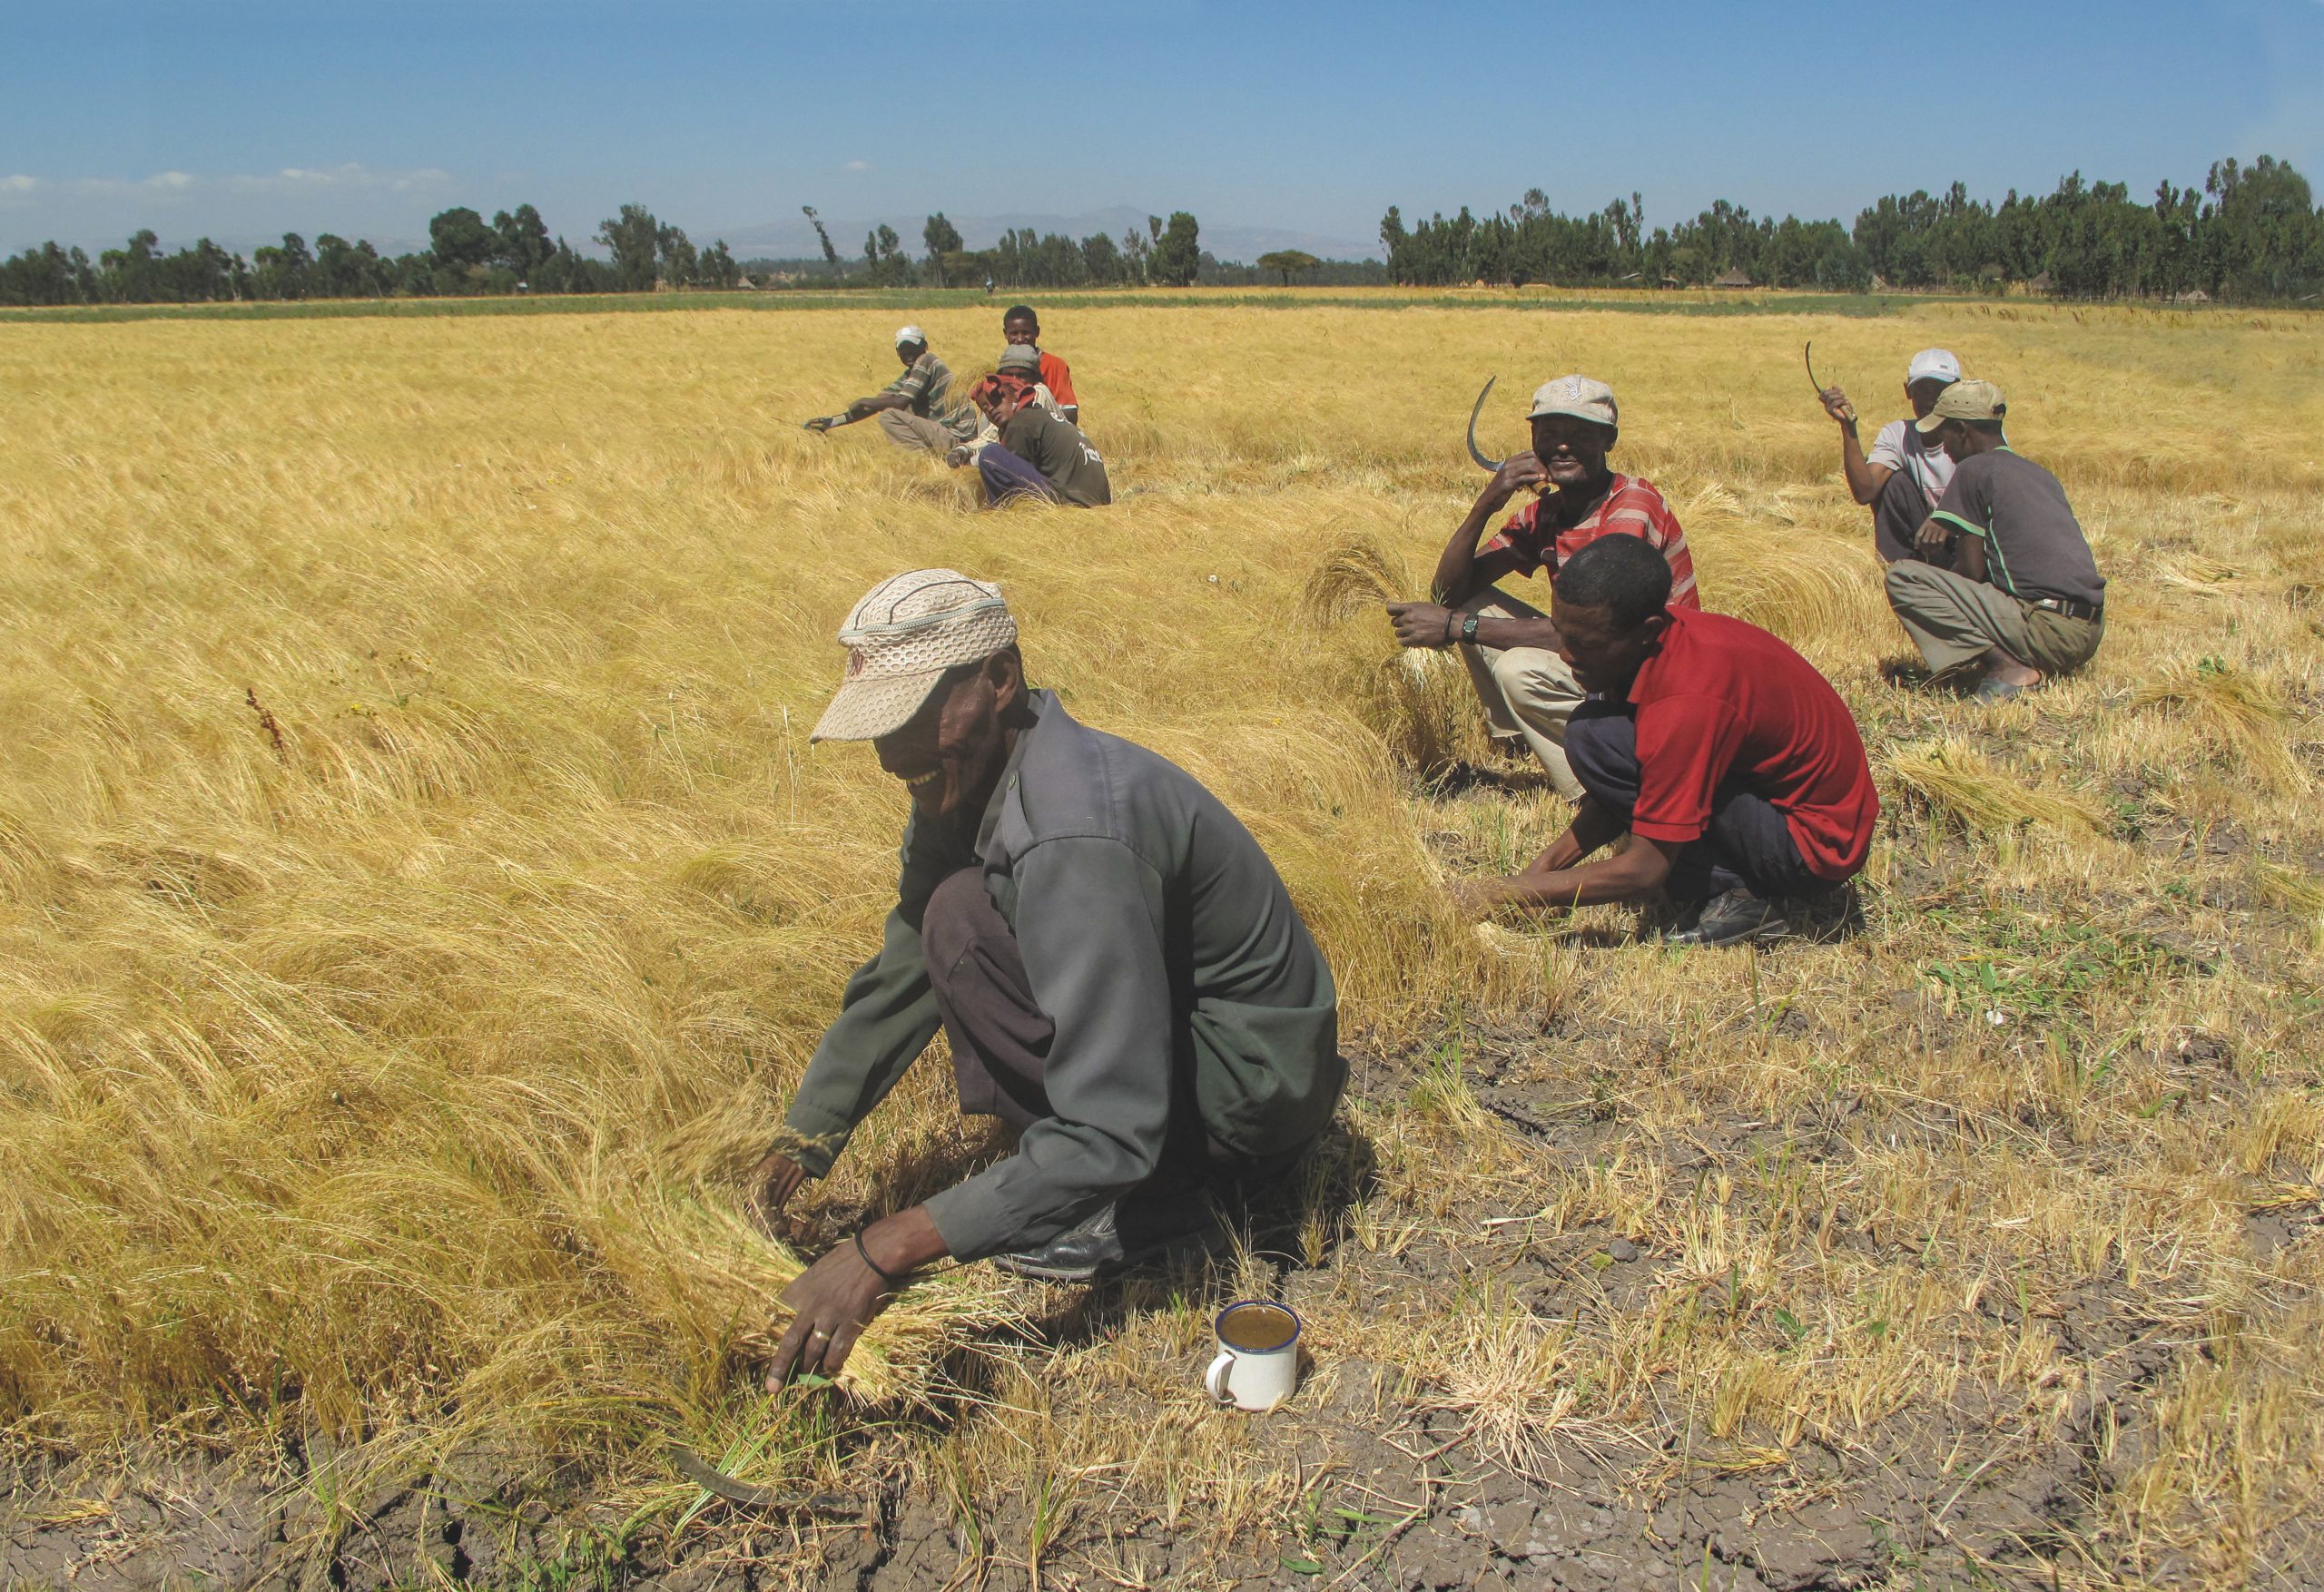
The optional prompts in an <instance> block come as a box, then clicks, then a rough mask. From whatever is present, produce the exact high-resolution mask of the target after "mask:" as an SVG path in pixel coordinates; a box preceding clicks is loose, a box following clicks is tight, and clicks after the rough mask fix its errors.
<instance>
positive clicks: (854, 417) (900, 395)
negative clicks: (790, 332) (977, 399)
mask: <svg viewBox="0 0 2324 1592" xmlns="http://www.w3.org/2000/svg"><path fill="white" fill-rule="evenodd" d="M896 358H897V359H901V360H902V361H903V367H904V373H903V374H902V375H901V376H899V377H897V378H895V379H894V380H893V381H891V382H890V383H888V385H887V386H885V387H883V388H881V389H880V390H879V391H878V392H875V393H873V394H872V396H871V397H869V398H857V399H856V400H855V401H854V402H853V403H851V404H849V405H848V406H847V408H844V409H842V410H841V411H840V412H839V413H838V414H836V415H818V416H816V417H815V418H813V419H812V420H809V421H807V422H805V426H806V428H807V429H808V430H810V431H812V432H814V433H815V434H816V435H818V436H821V435H822V434H823V433H824V432H827V431H829V430H831V429H832V427H837V426H852V425H854V424H855V422H857V421H858V420H866V419H869V418H872V416H873V415H877V416H879V417H880V429H881V431H882V432H884V433H886V435H887V438H888V440H889V441H891V442H892V443H894V444H895V445H896V446H897V447H911V448H918V449H920V450H921V452H923V453H933V454H944V453H948V452H950V450H951V449H952V448H954V447H957V446H959V445H960V444H961V443H963V442H967V441H970V440H971V439H972V438H974V437H975V436H976V434H977V417H976V411H975V410H973V409H971V408H969V407H968V406H967V405H966V404H956V403H953V402H952V401H951V398H952V372H951V370H950V368H949V367H947V366H946V365H945V363H944V361H943V360H941V359H938V358H937V357H936V356H935V355H934V354H933V353H931V352H930V351H929V348H928V334H927V333H926V332H924V331H922V330H921V329H920V328H918V327H916V326H903V327H898V328H897V329H896Z"/></svg>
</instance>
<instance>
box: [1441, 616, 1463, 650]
mask: <svg viewBox="0 0 2324 1592" xmlns="http://www.w3.org/2000/svg"><path fill="white" fill-rule="evenodd" d="M1460 617H1461V616H1460V615H1459V614H1455V613H1453V612H1452V609H1450V608H1447V609H1446V610H1444V639H1443V642H1441V643H1439V645H1442V646H1448V647H1449V646H1451V645H1452V622H1453V621H1454V620H1455V619H1458V618H1460Z"/></svg>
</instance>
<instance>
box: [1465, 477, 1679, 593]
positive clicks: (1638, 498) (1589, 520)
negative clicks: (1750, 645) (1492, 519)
mask: <svg viewBox="0 0 2324 1592" xmlns="http://www.w3.org/2000/svg"><path fill="white" fill-rule="evenodd" d="M1552 501H1554V499H1553V498H1551V497H1537V498H1535V499H1534V500H1533V501H1532V502H1531V503H1529V504H1527V505H1526V506H1524V507H1522V508H1521V509H1519V510H1518V511H1517V512H1516V513H1515V514H1512V515H1511V516H1509V518H1508V520H1507V522H1506V523H1504V524H1503V525H1502V527H1501V530H1500V533H1499V534H1498V535H1496V536H1494V537H1493V538H1492V540H1491V541H1489V542H1487V543H1486V544H1485V545H1483V546H1482V547H1480V548H1478V549H1477V551H1478V553H1480V554H1486V553H1495V552H1499V551H1500V550H1501V549H1502V548H1504V547H1505V548H1507V549H1508V550H1509V551H1510V552H1512V553H1513V554H1515V555H1516V557H1517V573H1518V574H1520V575H1531V574H1532V573H1533V572H1534V571H1535V570H1537V569H1540V568H1541V567H1542V566H1544V565H1547V566H1548V568H1549V571H1550V578H1551V580H1552V581H1554V580H1555V579H1557V574H1558V571H1559V569H1561V567H1563V565H1564V564H1565V561H1566V560H1567V559H1569V558H1571V557H1572V556H1573V555H1575V554H1577V553H1579V552H1581V550H1582V549H1583V548H1584V547H1587V546H1589V545H1590V543H1592V542H1594V541H1596V540H1597V539H1598V538H1599V537H1600V536H1643V537H1645V538H1646V543H1647V545H1648V546H1649V547H1652V548H1653V549H1654V550H1655V551H1657V552H1658V553H1660V554H1661V555H1662V556H1663V557H1664V558H1666V559H1668V560H1669V563H1670V606H1672V607H1673V608H1695V609H1699V608H1701V606H1702V605H1703V604H1702V598H1701V597H1700V596H1699V595H1696V592H1695V560H1694V555H1692V554H1690V553H1689V552H1688V551H1687V533H1686V532H1684V531H1682V530H1680V529H1679V516H1677V515H1675V514H1672V513H1671V512H1670V506H1669V504H1668V503H1665V502H1664V501H1663V500H1662V494H1661V493H1660V492H1659V491H1657V490H1656V489H1655V486H1654V483H1653V482H1651V481H1641V480H1639V479H1637V478H1636V477H1631V476H1620V475H1618V476H1616V477H1614V484H1613V485H1612V486H1610V487H1608V488H1607V489H1606V496H1605V497H1604V498H1603V499H1602V500H1601V501H1600V503H1599V505H1598V506H1597V507H1595V508H1593V509H1591V510H1590V512H1589V513H1588V514H1587V515H1585V516H1582V519H1581V523H1580V524H1579V525H1574V526H1567V527H1565V528H1564V529H1561V530H1560V529H1553V530H1552V531H1546V532H1545V531H1544V530H1543V528H1542V526H1541V506H1542V505H1543V504H1545V503H1550V502H1552Z"/></svg>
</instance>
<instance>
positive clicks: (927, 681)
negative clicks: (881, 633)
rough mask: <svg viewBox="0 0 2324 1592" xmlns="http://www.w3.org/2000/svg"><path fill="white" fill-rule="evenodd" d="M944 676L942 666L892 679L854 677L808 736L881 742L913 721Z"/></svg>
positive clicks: (842, 688) (817, 739)
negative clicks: (933, 669)
mask: <svg viewBox="0 0 2324 1592" xmlns="http://www.w3.org/2000/svg"><path fill="white" fill-rule="evenodd" d="M943 678H944V671H943V670H941V669H938V670H935V671H933V672H932V673H927V674H906V675H902V676H901V677H899V678H896V679H892V680H851V681H849V682H848V683H846V684H844V685H842V686H841V687H840V688H839V692H838V694H836V695H834V696H833V697H832V700H831V705H830V706H829V707H827V708H825V709H824V710H823V716H822V718H820V719H817V720H816V721H815V727H814V728H813V729H812V730H811V731H809V732H807V739H808V740H809V741H810V742H816V741H877V740H878V739H880V737H881V736H882V735H890V734H893V733H894V732H896V731H898V730H901V729H902V728H903V727H904V726H905V725H906V724H908V723H910V722H911V716H912V715H913V714H914V713H916V712H920V706H921V703H924V702H926V701H927V700H928V693H930V692H931V691H934V690H935V689H936V683H937V682H938V681H940V680H941V679H943Z"/></svg>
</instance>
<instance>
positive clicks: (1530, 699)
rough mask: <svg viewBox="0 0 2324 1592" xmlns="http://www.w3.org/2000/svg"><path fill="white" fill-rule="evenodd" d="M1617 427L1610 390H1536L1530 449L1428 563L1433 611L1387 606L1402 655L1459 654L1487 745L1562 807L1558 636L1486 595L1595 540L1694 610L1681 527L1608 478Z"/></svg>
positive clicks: (1541, 619) (1555, 566)
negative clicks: (1406, 650)
mask: <svg viewBox="0 0 2324 1592" xmlns="http://www.w3.org/2000/svg"><path fill="white" fill-rule="evenodd" d="M1527 418H1528V419H1529V420H1530V421H1531V425H1532V429H1533V447H1532V449H1531V452H1528V453H1521V454H1516V455H1513V456H1512V457H1510V458H1508V459H1506V460H1504V461H1502V464H1501V465H1500V467H1498V468H1497V469H1495V470H1494V471H1493V477H1492V480H1491V481H1489V482H1487V483H1486V484H1485V489H1484V490H1483V491H1482V493H1480V494H1478V496H1477V501H1476V504H1475V506H1473V507H1472V508H1471V509H1470V510H1469V515H1468V517H1467V518H1466V519H1464V520H1462V522H1461V525H1460V528H1459V529H1457V530H1455V531H1454V532H1453V533H1452V540H1451V541H1450V542H1449V543H1447V544H1446V545H1445V548H1444V555H1443V557H1442V558H1440V559H1438V560H1437V563H1436V579H1435V581H1434V582H1433V591H1434V594H1435V601H1433V602H1429V603H1391V604H1388V616H1389V622H1390V623H1391V624H1393V626H1394V627H1395V633H1396V640H1397V641H1398V642H1400V643H1401V644H1403V645H1405V646H1408V647H1434V648H1441V647H1450V646H1453V645H1456V644H1457V645H1458V646H1459V647H1460V649H1461V657H1462V662H1463V663H1466V664H1467V665H1468V666H1469V677H1470V679H1471V680H1472V682H1474V683H1475V685H1476V688H1477V696H1478V698H1479V699H1480V700H1481V701H1482V703H1484V709H1485V716H1486V718H1487V719H1488V720H1490V721H1491V723H1492V734H1493V738H1494V740H1496V741H1498V742H1510V741H1516V740H1518V739H1520V738H1521V739H1522V740H1523V742H1524V743H1525V744H1526V745H1527V746H1528V747H1530V748H1531V750H1532V752H1533V755H1534V756H1535V757H1536V758H1539V759H1540V760H1541V766H1542V767H1543V768H1545V769H1547V770H1548V771H1549V774H1550V780H1551V783H1553V784H1555V785H1556V787H1557V789H1558V793H1559V794H1560V795H1561V796H1563V797H1565V798H1566V799H1567V800H1569V801H1579V800H1581V783H1580V782H1579V781H1577V780H1576V779H1575V778H1574V774H1573V771H1572V769H1571V767H1569V766H1568V762H1567V757H1566V752H1565V745H1564V742H1565V727H1566V722H1567V720H1569V719H1570V718H1571V717H1572V715H1573V711H1574V709H1575V708H1576V707H1578V706H1580V705H1581V698H1582V689H1581V686H1580V685H1579V684H1578V683H1576V682H1575V680H1574V678H1573V674H1572V673H1571V670H1569V669H1568V668H1567V666H1566V664H1565V663H1564V661H1563V659H1562V658H1561V655H1560V654H1559V650H1558V649H1559V641H1558V627H1557V625H1556V624H1555V623H1554V622H1552V621H1551V619H1550V618H1549V617H1548V616H1546V615H1545V614H1542V613H1541V610H1540V609H1538V608H1534V607H1531V606H1528V605H1527V604H1523V603H1521V602H1519V601H1518V600H1517V599H1515V598H1514V597H1511V596H1509V595H1505V594H1504V593H1502V591H1501V590H1500V589H1499V588H1498V587H1496V586H1495V585H1493V583H1494V582H1495V581H1497V580H1499V579H1501V577H1502V576H1503V575H1512V574H1514V575H1531V574H1533V573H1534V572H1535V571H1537V570H1539V571H1541V572H1542V573H1544V574H1546V575H1549V576H1550V577H1551V579H1552V580H1554V579H1555V578H1556V576H1557V574H1558V571H1559V570H1560V568H1561V567H1562V565H1564V564H1565V562H1566V560H1568V559H1570V558H1571V557H1573V556H1574V555H1576V554H1577V553H1579V552H1581V549H1582V548H1584V547H1586V546H1589V545H1590V544H1591V543H1593V542H1595V541H1596V540H1597V539H1598V538H1599V537H1600V536H1635V537H1638V538H1640V539H1641V540H1643V541H1644V542H1645V543H1646V544H1647V545H1649V546H1651V547H1653V548H1654V549H1655V550H1656V551H1658V552H1659V553H1660V554H1661V555H1662V556H1663V557H1664V558H1665V559H1667V560H1668V561H1669V565H1670V579H1671V589H1672V595H1671V597H1670V603H1671V605H1672V606H1673V607H1679V608H1688V609H1694V608H1699V607H1701V606H1702V602H1701V599H1700V598H1699V597H1698V596H1697V595H1695V565H1694V559H1693V557H1692V556H1691V555H1689V553H1688V551H1687V536H1686V533H1685V532H1684V531H1682V530H1680V529H1679V516H1677V515H1674V514H1672V513H1671V512H1670V506H1669V504H1667V503H1665V502H1664V501H1663V500H1662V494H1661V493H1660V492H1659V491H1657V490H1655V487H1654V485H1653V483H1652V482H1649V481H1641V480H1638V479H1636V478H1634V477H1630V476H1623V475H1617V474H1616V473H1615V472H1614V471H1613V470H1612V469H1611V468H1610V467H1609V466H1608V465H1607V463H1606V456H1607V454H1608V453H1609V452H1610V451H1611V450H1612V448H1613V446H1614V444H1615V442H1616V440H1617V439H1618V438H1619V437H1620V435H1621V433H1620V429H1619V428H1618V426H1617V421H1618V419H1619V418H1620V417H1619V411H1618V410H1617V409H1616V408H1615V406H1614V389H1613V388H1610V387H1608V386H1607V385H1606V384H1605V383H1604V382H1602V381H1592V380H1591V379H1590V378H1588V377H1586V376H1561V377H1559V378H1557V379H1556V380H1554V381H1550V382H1545V383H1543V384H1542V385H1541V388H1538V389H1537V390H1536V391H1535V392H1534V394H1533V408H1532V412H1531V415H1529V416H1528V417H1527ZM1484 462H1485V463H1487V465H1488V466H1490V464H1491V461H1490V460H1487V461H1484ZM1527 489H1531V490H1532V491H1534V492H1536V493H1541V494H1543V495H1542V496H1536V497H1535V498H1534V500H1533V501H1531V503H1528V504H1527V505H1526V506H1524V507H1523V508H1521V509H1519V510H1518V511H1517V512H1516V513H1515V514H1513V515H1512V516H1509V519H1508V522H1507V523H1506V524H1504V525H1503V526H1502V527H1501V531H1500V534H1499V535H1497V536H1494V537H1493V538H1492V540H1491V541H1489V542H1486V543H1485V544H1484V545H1482V546H1479V545H1478V539H1479V538H1480V537H1482V536H1483V535H1484V533H1485V530H1486V528H1487V527H1488V526H1490V525H1491V524H1492V518H1493V516H1495V515H1497V514H1499V513H1500V512H1501V510H1502V507H1503V506H1505V505H1506V504H1507V503H1508V502H1509V500H1510V499H1511V498H1512V497H1514V496H1517V494H1518V493H1519V492H1521V491H1523V490H1527ZM1544 489H1547V490H1546V491H1545V490H1544Z"/></svg>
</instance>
